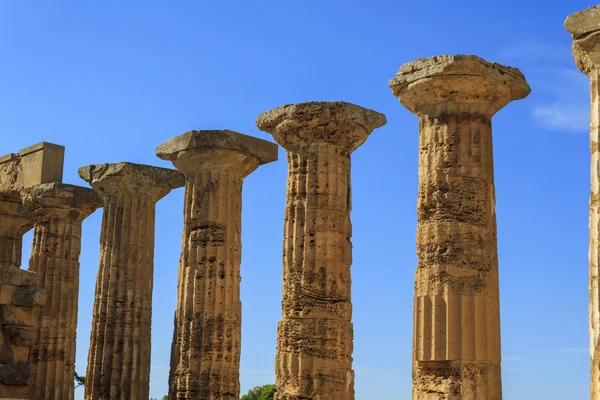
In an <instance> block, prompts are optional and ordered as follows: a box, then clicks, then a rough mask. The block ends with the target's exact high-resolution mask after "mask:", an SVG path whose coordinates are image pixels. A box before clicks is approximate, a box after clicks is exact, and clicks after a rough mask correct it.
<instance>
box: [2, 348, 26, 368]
mask: <svg viewBox="0 0 600 400" xmlns="http://www.w3.org/2000/svg"><path fill="white" fill-rule="evenodd" d="M28 360H29V347H26V346H9V345H0V364H27V362H28Z"/></svg>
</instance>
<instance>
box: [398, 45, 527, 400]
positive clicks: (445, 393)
mask: <svg viewBox="0 0 600 400" xmlns="http://www.w3.org/2000/svg"><path fill="white" fill-rule="evenodd" d="M390 87H391V89H392V92H393V94H394V95H395V96H397V97H398V99H399V100H400V102H401V103H402V105H404V106H405V107H406V108H408V109H409V110H410V111H412V112H413V113H415V114H416V115H417V116H418V117H419V126H420V133H419V195H418V202H417V203H418V206H417V212H418V228H417V255H418V266H417V272H416V281H415V301H414V332H413V393H412V398H413V400H484V399H485V400H500V399H501V398H502V384H501V372H500V305H499V291H498V251H497V244H496V243H497V239H496V213H495V191H494V171H493V154H492V116H493V115H494V114H495V113H496V112H498V111H499V110H500V109H502V108H503V107H504V106H506V105H507V104H508V103H509V102H511V101H513V100H518V99H522V98H524V97H526V96H527V95H528V94H529V92H530V89H529V86H528V85H527V82H526V81H525V78H524V77H523V75H522V74H521V73H520V72H519V70H517V69H515V68H510V67H505V66H502V65H499V64H495V63H489V62H487V61H485V60H482V59H481V58H479V57H476V56H460V55H459V56H439V57H432V58H428V59H420V60H417V61H414V62H411V63H408V64H405V65H403V66H402V67H400V70H399V71H398V74H397V75H396V77H395V78H393V79H392V80H391V81H390Z"/></svg>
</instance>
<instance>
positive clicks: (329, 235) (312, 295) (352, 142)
mask: <svg viewBox="0 0 600 400" xmlns="http://www.w3.org/2000/svg"><path fill="white" fill-rule="evenodd" d="M385 123H386V119H385V116H384V115H383V114H379V113H377V112H375V111H371V110H367V109H365V108H362V107H359V106H356V105H353V104H349V103H344V102H314V103H301V104H296V105H286V106H282V107H279V108H276V109H274V110H271V111H267V112H265V113H263V114H261V115H260V116H259V117H258V119H257V125H258V127H259V129H261V130H263V131H266V132H269V133H270V134H272V135H273V137H274V138H275V141H276V142H277V143H279V144H280V145H281V146H282V147H284V148H285V149H286V150H287V160H288V180H287V201H286V209H285V227H284V243H283V301H282V314H283V320H282V321H280V322H279V326H278V332H277V334H278V335H277V336H278V337H277V357H276V361H275V364H276V366H275V372H276V377H277V379H276V384H277V393H276V398H277V399H279V400H301V399H313V400H351V399H354V371H353V370H352V350H353V338H354V331H353V327H352V322H351V320H352V303H351V300H350V286H351V279H350V265H351V264H352V244H351V242H350V237H351V236H352V228H351V224H350V209H351V201H352V199H351V190H350V154H351V153H352V152H353V151H354V150H356V149H357V148H358V147H359V146H360V145H362V144H363V143H364V142H365V140H367V137H368V136H369V135H370V134H371V132H372V131H373V130H374V129H376V128H379V127H381V126H383V125H384V124H385Z"/></svg>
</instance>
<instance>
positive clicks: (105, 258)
mask: <svg viewBox="0 0 600 400" xmlns="http://www.w3.org/2000/svg"><path fill="white" fill-rule="evenodd" d="M104 199H105V206H104V207H105V211H104V214H103V216H102V231H101V234H100V268H99V270H98V279H97V281H96V295H95V299H96V300H95V302H94V311H93V324H92V333H91V337H90V340H91V342H90V355H89V359H90V360H93V362H90V363H89V364H88V371H87V377H88V379H87V381H86V398H89V399H100V398H103V399H109V398H110V399H113V398H114V399H125V398H128V399H145V398H147V397H148V391H149V385H150V331H149V328H150V327H151V317H152V316H151V306H152V287H153V273H154V264H153V258H154V214H155V213H154V203H153V202H152V201H151V200H149V199H148V196H144V195H143V194H142V193H137V194H131V193H119V194H116V195H109V196H106V197H105V198H104Z"/></svg>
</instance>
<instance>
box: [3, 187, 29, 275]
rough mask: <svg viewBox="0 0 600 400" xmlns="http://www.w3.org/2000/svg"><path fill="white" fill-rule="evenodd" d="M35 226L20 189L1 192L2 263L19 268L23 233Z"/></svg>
mask: <svg viewBox="0 0 600 400" xmlns="http://www.w3.org/2000/svg"><path fill="white" fill-rule="evenodd" d="M32 227H33V221H32V220H31V214H30V213H29V211H28V210H27V209H25V208H24V207H23V203H22V200H21V195H20V192H19V191H6V192H0V265H2V266H5V267H12V268H19V267H20V266H21V252H22V249H23V235H24V234H25V232H27V231H28V230H30V229H31V228H32Z"/></svg>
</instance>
